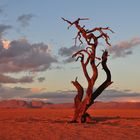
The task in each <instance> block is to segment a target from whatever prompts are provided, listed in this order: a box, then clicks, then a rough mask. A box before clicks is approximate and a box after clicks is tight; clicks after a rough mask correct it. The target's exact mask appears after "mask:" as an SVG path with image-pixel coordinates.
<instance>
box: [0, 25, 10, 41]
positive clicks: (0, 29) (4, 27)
mask: <svg viewBox="0 0 140 140" xmlns="http://www.w3.org/2000/svg"><path fill="white" fill-rule="evenodd" d="M11 28H12V26H10V25H5V24H0V39H1V38H2V36H3V34H4V33H6V31H7V30H9V29H11Z"/></svg>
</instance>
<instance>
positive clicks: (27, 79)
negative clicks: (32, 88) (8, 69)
mask: <svg viewBox="0 0 140 140" xmlns="http://www.w3.org/2000/svg"><path fill="white" fill-rule="evenodd" d="M31 82H33V77H31V76H24V77H21V78H19V79H17V78H13V77H11V76H7V75H4V74H0V83H1V84H9V83H31Z"/></svg>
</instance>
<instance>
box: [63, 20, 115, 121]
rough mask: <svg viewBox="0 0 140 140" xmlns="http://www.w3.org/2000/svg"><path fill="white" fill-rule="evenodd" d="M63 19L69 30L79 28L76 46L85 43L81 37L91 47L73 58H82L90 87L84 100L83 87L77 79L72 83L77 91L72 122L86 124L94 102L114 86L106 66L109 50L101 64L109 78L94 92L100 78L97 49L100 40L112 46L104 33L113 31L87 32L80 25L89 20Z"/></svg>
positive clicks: (100, 29)
mask: <svg viewBox="0 0 140 140" xmlns="http://www.w3.org/2000/svg"><path fill="white" fill-rule="evenodd" d="M62 19H63V20H64V21H66V22H67V23H68V24H69V27H68V28H70V27H71V26H72V25H74V26H75V27H76V28H77V30H78V33H77V36H76V37H75V45H76V41H77V39H79V41H80V43H83V41H82V40H81V37H83V38H84V39H85V41H86V43H87V45H89V47H87V48H86V49H82V50H79V51H77V52H76V53H75V54H73V57H77V59H76V60H78V59H79V58H81V66H82V70H83V73H84V76H85V78H86V80H87V82H88V87H87V90H86V95H85V98H84V99H83V94H84V90H83V87H82V86H81V85H80V83H79V82H78V81H77V78H76V79H75V81H72V84H73V85H74V86H75V88H76V89H77V95H76V96H75V98H74V103H75V112H74V116H73V120H72V122H85V121H86V117H89V114H88V113H87V112H86V111H87V109H88V108H89V107H90V106H91V105H92V104H93V103H94V100H95V99H96V98H97V97H98V96H99V95H100V94H101V93H102V92H103V90H105V89H106V88H107V87H108V86H109V85H110V84H112V82H111V73H110V70H109V69H108V67H107V64H106V63H107V57H108V52H107V50H105V51H104V52H103V54H102V61H101V64H102V67H103V70H104V71H105V73H106V76H107V78H106V80H105V81H104V82H103V83H102V84H101V85H100V86H99V87H98V88H97V89H96V90H95V91H94V92H93V88H94V85H95V82H96V80H97V78H98V68H97V67H98V65H96V64H95V59H99V58H98V57H96V48H97V46H98V39H99V38H104V40H105V42H106V44H107V45H109V46H111V44H110V43H109V39H110V38H109V36H108V35H107V33H105V32H104V30H109V31H111V32H112V33H113V31H112V30H111V29H110V28H109V27H106V28H102V27H99V28H98V27H96V28H94V29H92V30H86V29H85V28H84V27H85V26H83V27H81V26H80V25H79V22H80V20H88V18H82V19H81V18H78V19H77V20H76V21H74V22H71V21H69V20H66V19H64V18H62ZM95 31H98V32H99V33H100V34H99V36H95V35H94V32H95ZM85 54H86V55H88V56H87V57H86V58H85ZM85 59H86V61H85ZM88 64H90V66H91V68H92V74H91V76H89V73H88V71H87V65H88Z"/></svg>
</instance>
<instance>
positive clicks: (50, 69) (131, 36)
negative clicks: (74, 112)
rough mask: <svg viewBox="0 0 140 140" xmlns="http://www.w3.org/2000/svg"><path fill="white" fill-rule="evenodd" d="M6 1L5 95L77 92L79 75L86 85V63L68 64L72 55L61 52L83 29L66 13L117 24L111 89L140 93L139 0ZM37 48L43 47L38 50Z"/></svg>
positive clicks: (0, 22) (1, 16) (2, 27)
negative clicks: (83, 66)
mask: <svg viewBox="0 0 140 140" xmlns="http://www.w3.org/2000/svg"><path fill="white" fill-rule="evenodd" d="M0 2H1V4H0V40H1V41H0V46H1V47H3V44H2V43H1V42H2V40H6V41H9V42H10V46H11V47H10V49H8V50H4V51H3V49H2V51H1V52H2V53H1V56H0V57H1V62H0V72H1V75H0V83H1V92H3V94H4V93H5V95H3V94H1V93H0V97H1V98H2V99H3V98H6V97H7V98H12V97H13V98H16V97H26V96H27V95H30V94H31V95H32V94H42V93H48V92H58V91H59V92H60V91H62V92H63V91H71V90H74V87H73V86H72V85H71V83H70V81H71V80H73V79H74V78H75V77H76V76H78V77H79V80H80V82H81V83H82V84H83V86H84V87H85V88H86V81H85V79H84V77H83V74H82V71H81V68H80V63H78V62H76V63H75V62H72V63H64V62H63V61H64V60H65V59H67V57H69V56H67V57H63V56H61V55H60V54H59V52H60V49H61V48H69V49H70V48H71V47H72V46H73V45H74V40H73V39H72V38H73V37H75V35H76V32H77V30H76V29H75V28H74V27H72V28H71V29H69V30H67V23H65V22H64V21H62V20H61V17H65V18H67V19H69V20H71V21H72V20H75V19H77V18H78V17H88V18H90V20H89V21H82V22H80V23H81V25H86V28H88V29H90V28H94V27H100V26H103V27H107V26H109V27H110V28H112V29H113V30H114V31H115V34H111V33H110V34H109V35H110V38H111V40H110V42H111V44H112V48H113V47H114V48H115V49H114V51H112V52H111V53H110V60H109V62H108V65H109V67H110V69H111V71H112V80H113V81H114V83H113V84H112V85H111V86H110V88H109V89H110V90H112V89H113V90H117V91H118V92H120V91H121V92H122V91H125V92H126V91H127V92H128V94H130V93H129V92H131V93H138V94H139V93H140V85H139V83H140V73H139V71H140V65H139V52H140V28H139V25H140V18H139V13H140V9H139V5H140V1H139V0H134V1H121V0H118V1H113V0H108V1H99V0H87V1H80V0H77V1H75V0H71V1H66V0H61V1H54V0H36V1H35V0H30V1H28V0H24V1H23V0H12V1H11V0H0ZM101 42H102V43H104V42H103V41H101ZM19 46H23V48H22V49H21V48H20V47H19ZM26 46H27V48H26ZM34 47H37V48H36V50H35V49H34ZM99 47H100V48H99V49H98V51H99V52H100V51H101V50H102V49H104V47H103V46H99ZM45 51H46V52H45ZM27 52H28V53H27ZM29 52H32V53H29ZM20 53H21V54H20ZM25 56H26V57H25ZM35 56H36V57H35ZM24 57H25V58H24ZM100 71H101V70H100ZM101 72H102V71H101ZM104 78H105V77H104V74H101V76H100V77H99V80H98V81H97V84H96V87H98V85H99V84H100V83H101V82H102V81H103V79H104ZM17 87H18V88H17ZM17 89H18V90H17ZM9 90H11V94H12V92H17V93H18V92H19V93H20V92H21V94H19V95H18V94H16V95H14V94H12V95H13V96H12V95H10V97H9V92H8V91H9ZM6 95H7V96H6ZM135 100H136V99H135ZM137 100H139V99H137Z"/></svg>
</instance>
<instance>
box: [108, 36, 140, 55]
mask: <svg viewBox="0 0 140 140" xmlns="http://www.w3.org/2000/svg"><path fill="white" fill-rule="evenodd" d="M138 45H140V38H139V37H135V38H132V39H130V40H128V41H121V42H119V43H117V44H115V45H113V47H112V48H110V49H109V51H110V53H112V54H113V57H114V58H116V57H126V56H127V55H130V54H132V53H133V52H132V51H133V49H134V48H135V47H136V46H138Z"/></svg>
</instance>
